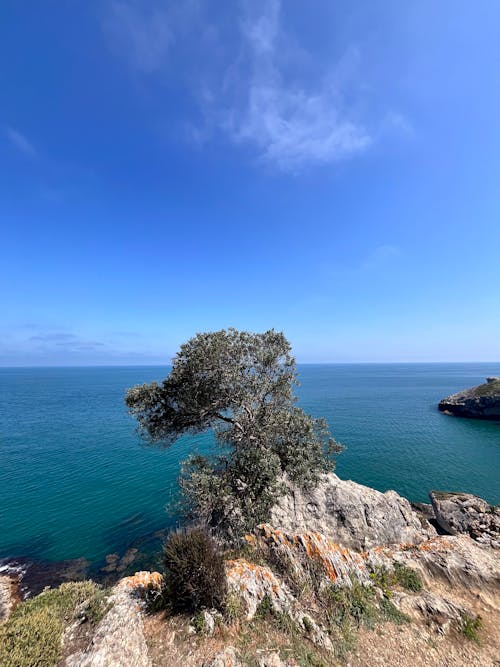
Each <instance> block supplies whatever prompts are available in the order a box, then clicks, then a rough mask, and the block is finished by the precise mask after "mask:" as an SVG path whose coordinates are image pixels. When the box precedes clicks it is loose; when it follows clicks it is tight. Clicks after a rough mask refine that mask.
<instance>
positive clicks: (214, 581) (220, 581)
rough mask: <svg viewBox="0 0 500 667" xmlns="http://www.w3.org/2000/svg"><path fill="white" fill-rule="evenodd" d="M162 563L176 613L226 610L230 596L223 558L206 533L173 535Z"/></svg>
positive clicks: (191, 532)
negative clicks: (226, 601) (225, 606)
mask: <svg viewBox="0 0 500 667" xmlns="http://www.w3.org/2000/svg"><path fill="white" fill-rule="evenodd" d="M163 564H164V568H165V582H166V589H165V597H166V600H167V601H168V603H169V604H170V606H171V607H172V608H173V609H174V610H175V611H188V612H196V611H198V610H200V609H219V610H223V608H224V604H225V600H226V594H227V579H226V570H225V563H224V557H223V555H222V553H221V551H220V550H219V548H218V546H217V544H216V542H215V541H214V540H213V539H212V538H211V537H210V535H208V534H207V533H206V532H205V531H204V530H201V529H198V528H192V529H189V530H186V531H178V532H172V533H170V535H169V536H168V537H167V540H166V542H165V545H164V548H163Z"/></svg>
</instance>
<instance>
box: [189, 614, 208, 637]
mask: <svg viewBox="0 0 500 667" xmlns="http://www.w3.org/2000/svg"><path fill="white" fill-rule="evenodd" d="M191 625H192V626H193V628H194V629H195V630H196V634H198V635H202V634H203V633H204V632H205V617H204V616H203V614H202V613H201V612H197V613H196V614H195V615H194V616H193V618H192V619H191Z"/></svg>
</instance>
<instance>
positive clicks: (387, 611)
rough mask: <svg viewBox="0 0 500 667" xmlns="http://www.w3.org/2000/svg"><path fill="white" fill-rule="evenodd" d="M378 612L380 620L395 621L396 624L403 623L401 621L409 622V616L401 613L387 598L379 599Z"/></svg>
mask: <svg viewBox="0 0 500 667" xmlns="http://www.w3.org/2000/svg"><path fill="white" fill-rule="evenodd" d="M379 609H380V613H381V616H382V620H384V621H389V622H390V623H395V624H396V625H403V623H409V622H410V617H409V616H407V615H406V614H403V612H402V611H399V609H398V608H397V607H396V606H395V605H394V604H393V603H392V602H391V601H390V600H388V599H387V598H383V599H382V600H381V601H380V606H379Z"/></svg>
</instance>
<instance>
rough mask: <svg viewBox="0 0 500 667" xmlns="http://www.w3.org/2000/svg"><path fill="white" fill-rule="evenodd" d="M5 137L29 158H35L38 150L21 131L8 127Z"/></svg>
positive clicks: (5, 129)
mask: <svg viewBox="0 0 500 667" xmlns="http://www.w3.org/2000/svg"><path fill="white" fill-rule="evenodd" d="M4 132H5V135H6V137H7V139H8V140H9V141H10V143H11V144H12V145H13V146H15V147H16V148H17V150H19V151H21V153H24V155H26V156H27V157H35V155H36V150H35V147H34V146H33V144H32V143H31V142H30V141H29V140H28V139H27V138H26V137H25V136H24V134H22V133H21V132H19V130H16V129H14V128H13V127H10V126H7V127H5V128H4Z"/></svg>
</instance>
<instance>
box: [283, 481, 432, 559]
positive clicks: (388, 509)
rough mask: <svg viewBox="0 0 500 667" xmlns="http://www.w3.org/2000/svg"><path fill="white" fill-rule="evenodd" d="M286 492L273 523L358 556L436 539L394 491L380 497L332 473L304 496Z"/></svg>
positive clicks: (299, 491)
mask: <svg viewBox="0 0 500 667" xmlns="http://www.w3.org/2000/svg"><path fill="white" fill-rule="evenodd" d="M287 486H288V488H287V494H286V495H284V496H283V497H282V498H281V499H280V500H279V501H278V503H277V504H276V506H275V507H274V508H273V510H272V513H271V523H272V524H273V525H274V526H279V527H280V528H282V529H283V530H286V531H289V532H302V531H308V530H312V531H316V532H319V533H322V534H323V535H325V536H327V537H331V538H333V539H334V540H335V541H336V542H338V543H340V544H342V545H343V546H344V547H348V548H349V549H357V550H364V549H370V548H371V547H374V546H377V545H380V544H397V543H407V544H418V543H419V542H422V541H423V540H426V539H428V538H429V537H433V536H434V535H435V534H436V531H435V529H434V528H433V527H432V526H431V525H430V524H429V522H428V521H426V520H425V519H423V518H422V517H420V516H419V515H418V514H417V513H416V512H414V511H413V509H412V507H411V505H410V503H409V502H408V500H406V498H402V497H401V496H400V495H398V494H397V493H396V492H395V491H386V492H385V493H381V492H380V491H376V490H375V489H372V488H370V487H368V486H363V485H362V484H357V483H356V482H352V481H350V480H343V479H340V478H339V477H337V475H334V474H333V473H329V474H325V475H323V476H322V477H321V478H320V481H319V482H318V483H317V484H316V485H315V486H314V487H311V488H309V489H307V490H302V489H300V488H298V487H296V486H294V485H293V484H290V483H288V484H287Z"/></svg>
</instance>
